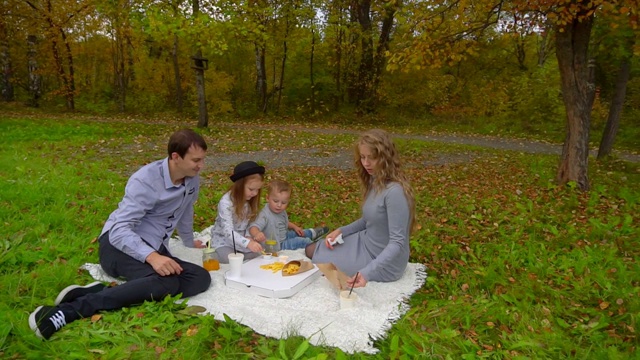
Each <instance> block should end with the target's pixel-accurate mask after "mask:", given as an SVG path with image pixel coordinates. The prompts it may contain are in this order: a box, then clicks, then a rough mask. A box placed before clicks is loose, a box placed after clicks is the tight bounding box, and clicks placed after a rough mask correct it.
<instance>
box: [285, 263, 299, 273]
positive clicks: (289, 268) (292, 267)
mask: <svg viewBox="0 0 640 360" xmlns="http://www.w3.org/2000/svg"><path fill="white" fill-rule="evenodd" d="M299 269H300V265H298V264H291V265H289V266H287V267H286V268H284V269H282V271H283V272H284V273H285V274H295V273H297V272H298V270H299Z"/></svg>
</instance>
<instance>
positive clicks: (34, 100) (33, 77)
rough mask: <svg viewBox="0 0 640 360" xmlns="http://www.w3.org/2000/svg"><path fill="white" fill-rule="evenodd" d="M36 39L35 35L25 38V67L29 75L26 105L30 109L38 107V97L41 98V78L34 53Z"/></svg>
mask: <svg viewBox="0 0 640 360" xmlns="http://www.w3.org/2000/svg"><path fill="white" fill-rule="evenodd" d="M37 39H38V38H37V37H36V36H35V35H29V36H28V37H27V48H28V49H29V50H28V51H27V66H28V73H29V84H28V91H29V100H28V101H27V105H28V106H31V107H38V106H40V97H41V96H42V76H41V75H40V74H39V72H38V59H37V54H38V53H37V51H36V42H37V41H38V40H37Z"/></svg>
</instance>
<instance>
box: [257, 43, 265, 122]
mask: <svg viewBox="0 0 640 360" xmlns="http://www.w3.org/2000/svg"><path fill="white" fill-rule="evenodd" d="M254 49H255V50H254V51H255V57H256V94H257V105H258V110H259V111H261V112H262V113H265V114H266V112H267V70H266V64H265V50H264V47H263V46H260V45H258V44H257V43H256V44H255V47H254Z"/></svg>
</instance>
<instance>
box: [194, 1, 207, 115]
mask: <svg viewBox="0 0 640 360" xmlns="http://www.w3.org/2000/svg"><path fill="white" fill-rule="evenodd" d="M199 15H200V1H199V0H193V18H194V19H197V18H198V16H199ZM193 61H194V66H193V69H194V71H195V73H196V91H197V92H198V114H199V117H198V127H199V128H206V127H208V126H209V113H208V112H207V95H206V93H205V91H204V70H205V68H206V65H208V63H207V61H206V60H205V59H203V58H202V50H200V49H199V48H198V49H197V50H196V53H195V56H193Z"/></svg>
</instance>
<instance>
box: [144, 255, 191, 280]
mask: <svg viewBox="0 0 640 360" xmlns="http://www.w3.org/2000/svg"><path fill="white" fill-rule="evenodd" d="M145 261H146V262H147V263H148V264H149V265H151V267H153V270H155V271H156V272H157V273H158V274H160V276H169V275H174V274H176V275H179V274H180V273H181V272H182V267H181V266H180V264H178V263H177V262H176V261H175V260H173V259H172V258H170V257H168V256H163V255H160V254H158V253H157V252H155V251H154V252H152V253H151V254H149V256H147V258H146V259H145Z"/></svg>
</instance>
